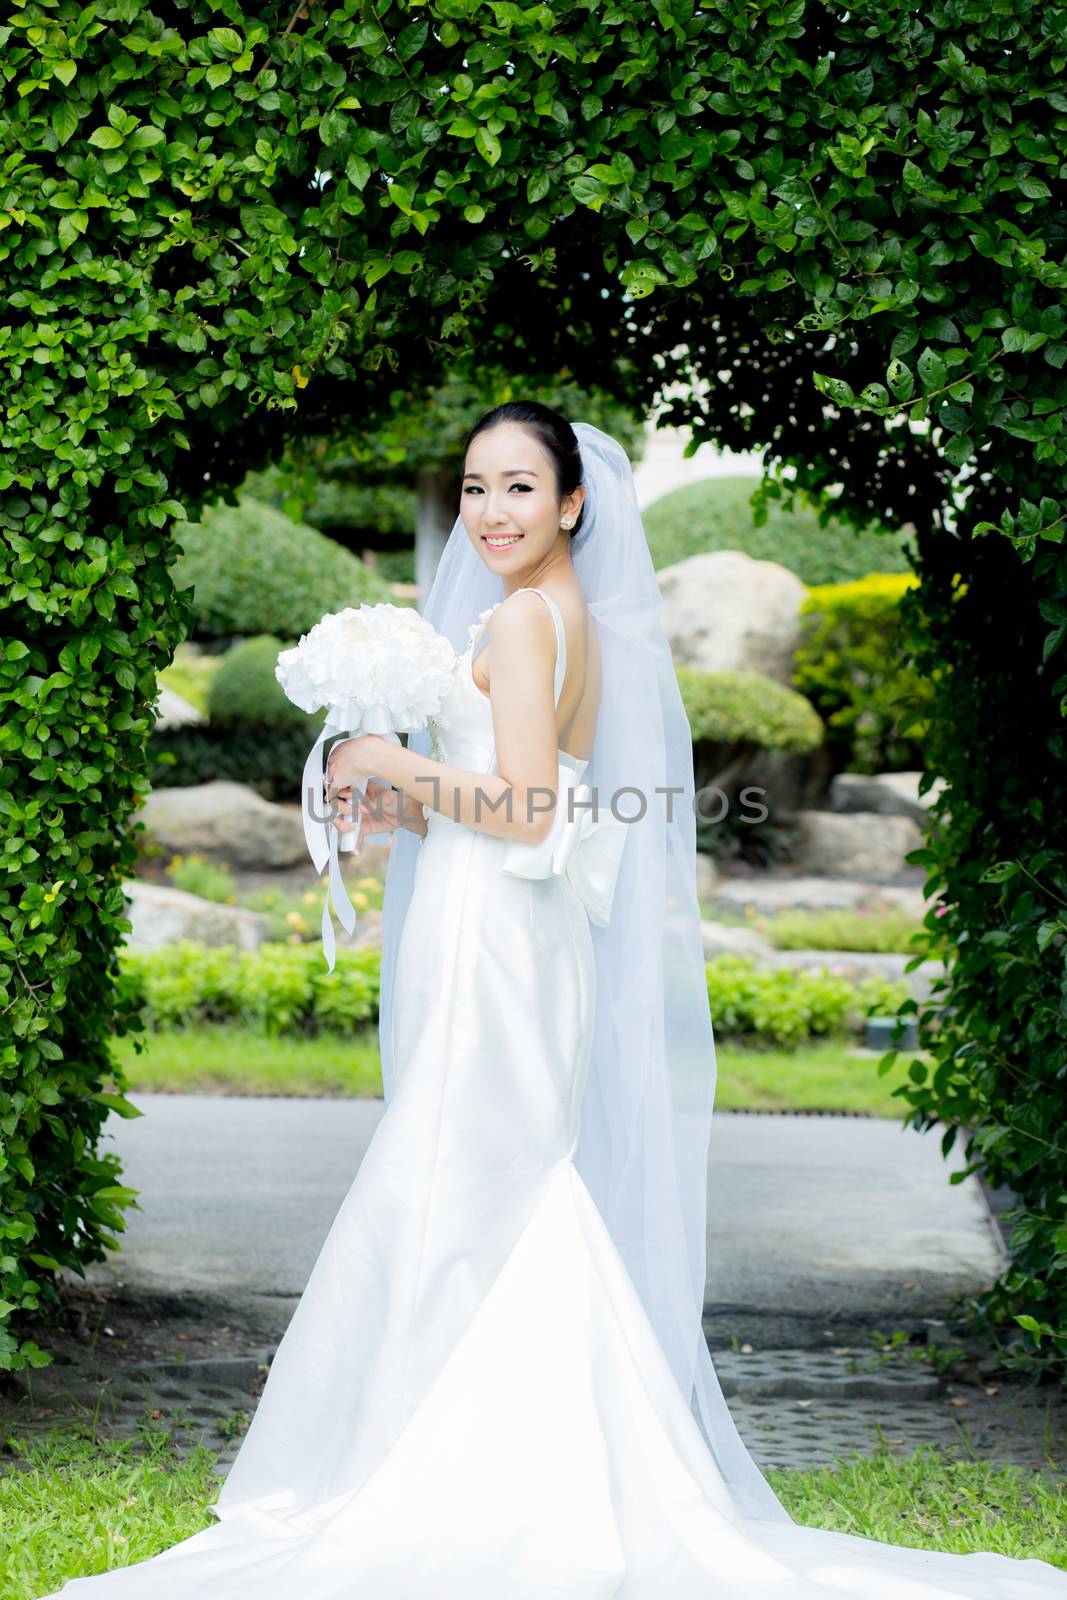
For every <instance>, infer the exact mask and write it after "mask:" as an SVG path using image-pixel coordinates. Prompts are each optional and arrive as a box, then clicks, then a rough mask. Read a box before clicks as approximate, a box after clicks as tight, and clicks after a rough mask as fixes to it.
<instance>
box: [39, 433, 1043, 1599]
mask: <svg viewBox="0 0 1067 1600" xmlns="http://www.w3.org/2000/svg"><path fill="white" fill-rule="evenodd" d="M460 504H461V509H460V515H459V517H458V519H457V522H456V525H455V527H454V528H453V530H452V534H451V537H450V539H449V542H448V545H447V547H446V550H445V552H444V555H443V557H442V560H441V563H440V566H439V569H438V573H437V577H436V579H435V582H434V584H433V587H432V589H431V592H430V595H429V597H428V601H427V604H426V607H425V614H426V615H427V616H428V617H429V619H430V621H431V622H433V623H434V624H435V626H436V627H437V628H438V629H439V630H440V631H441V632H443V633H445V634H446V635H448V637H449V638H451V639H452V641H453V643H454V644H456V645H457V646H458V645H459V644H460V643H461V642H462V641H463V639H464V637H465V636H466V641H467V649H466V650H465V651H464V653H463V654H462V655H461V656H460V657H459V658H458V660H457V663H456V667H455V680H454V683H453V684H452V687H451V690H450V693H449V696H448V698H447V700H446V702H445V705H444V708H443V713H442V719H441V721H442V724H443V726H442V728H441V729H440V730H439V733H440V736H441V740H442V744H441V746H440V747H438V754H439V755H441V756H442V758H441V759H438V758H437V755H434V756H431V755H429V754H427V753H426V746H427V743H428V741H427V739H426V737H425V736H422V735H419V736H412V737H411V738H410V739H409V742H408V745H407V747H406V748H401V747H398V746H397V745H395V744H392V743H390V742H387V741H386V742H383V741H381V740H378V739H376V738H372V737H370V738H359V739H350V740H345V741H343V742H342V743H341V744H339V745H337V746H336V747H335V748H334V750H333V751H332V752H331V756H330V759H329V763H328V788H329V792H330V795H331V797H336V796H337V795H338V794H340V795H343V796H344V797H345V799H344V803H343V806H342V811H343V813H344V815H343V819H342V822H341V826H342V827H345V828H349V827H351V828H358V830H359V832H360V835H361V836H362V835H364V834H367V833H375V832H382V831H383V830H384V831H391V832H393V842H392V847H391V852H390V862H389V870H388V875H387V881H386V899H385V913H384V923H383V940H384V943H383V970H382V994H381V1043H382V1061H383V1070H384V1074H385V1082H386V1091H387V1098H388V1104H387V1108H386V1112H385V1115H384V1117H383V1119H382V1121H381V1123H380V1124H379V1127H378V1130H377V1132H376V1134H375V1137H374V1139H373V1141H372V1143H371V1146H370V1148H369V1150H368V1152H367V1154H366V1156H365V1158H364V1161H363V1163H362V1166H361V1167H360V1169H359V1172H358V1174H357V1175H356V1178H355V1181H354V1183H353V1185H352V1188H351V1190H350V1192H349V1194H348V1196H347V1198H346V1200H345V1201H344V1203H343V1205H342V1207H341V1210H340V1212H339V1213H338V1216H337V1218H336V1220H335V1222H334V1224H333V1227H332V1229H331V1231H330V1234H329V1236H328V1238H327V1240H326V1243H325V1245H324V1246H323V1249H322V1253H321V1255H320V1256H319V1259H318V1261H317V1262H316V1265H315V1268H314V1270H313V1272H312V1275H311V1278H310V1281H309V1283H308V1285H307V1288H306V1290H305V1293H304V1295H303V1298H302V1299H301V1301H300V1304H299V1307H298V1308H297V1311H296V1314H295V1316H294V1318H293V1320H292V1323H291V1325H290V1327H289V1329H288V1330H287V1332H286V1335H285V1338H284V1339H283V1341H282V1343H281V1346H280V1348H279V1350H278V1352H277V1356H276V1358H275V1360H274V1363H273V1365H272V1367H271V1372H270V1376H269V1378H268V1381H267V1384H266V1386H265V1389H264V1392H263V1395H262V1398H261V1400H260V1404H259V1408H258V1410H257V1412H256V1414H255V1416H254V1418H253V1421H252V1424H251V1427H250V1428H249V1431H248V1433H247V1435H246V1437H245V1440H244V1442H243V1444H242V1447H241V1451H240V1453H239V1455H238V1457H237V1460H236V1462H235V1464H234V1466H233V1468H232V1469H231V1471H230V1474H229V1477H228V1478H227V1481H226V1484H225V1488H224V1490H223V1492H222V1494H221V1496H220V1498H219V1501H218V1503H217V1506H216V1507H215V1510H216V1512H217V1515H218V1517H219V1521H218V1522H217V1523H216V1524H214V1525H213V1526H212V1527H210V1528H208V1529H206V1530H205V1531H204V1532H202V1533H199V1534H197V1535H195V1536H194V1537H193V1538H191V1539H188V1540H186V1541H184V1542H183V1543H181V1544H179V1545H176V1546H175V1547H173V1548H172V1549H171V1550H169V1551H166V1552H164V1553H163V1554H162V1555H160V1556H157V1557H155V1558H154V1559H152V1560H151V1561H147V1562H144V1563H142V1564H141V1565H139V1566H135V1567H131V1568H126V1569H121V1570H117V1571H113V1572H111V1573H107V1574H103V1575H100V1576H98V1577H91V1578H86V1579H80V1580H76V1581H74V1582H73V1583H71V1584H69V1585H67V1587H66V1588H65V1589H64V1590H63V1591H62V1592H63V1594H64V1595H65V1596H66V1597H67V1600H74V1597H76V1600H82V1597H83V1596H84V1600H133V1597H137V1600H342V1597H343V1600H356V1597H363V1596H366V1597H367V1600H549V1597H559V1600H563V1597H566V1600H609V1597H611V1600H778V1597H780V1600H831V1597H840V1596H842V1595H846V1596H855V1597H857V1600H858V1597H863V1600H904V1597H908V1600H941V1597H943V1596H945V1595H964V1596H970V1597H971V1600H1067V1573H1063V1572H1060V1571H1058V1570H1057V1569H1056V1568H1054V1567H1052V1566H1050V1565H1049V1564H1047V1563H1044V1562H1040V1561H1034V1560H1029V1561H1019V1560H1011V1559H1008V1558H1007V1557H1004V1556H1000V1555H996V1554H993V1553H983V1554H978V1555H968V1556H956V1555H949V1554H947V1553H940V1552H933V1553H931V1552H924V1551H918V1550H912V1549H907V1548H903V1547H898V1546H893V1545H887V1544H881V1543H877V1542H875V1541H872V1540H866V1539H861V1538H857V1537H855V1536H852V1535H845V1534H838V1533H831V1532H827V1531H824V1530H820V1529H816V1528H809V1527H803V1526H800V1525H798V1524H796V1523H794V1522H793V1521H792V1520H791V1518H790V1517H789V1516H788V1515H787V1514H786V1512H785V1511H784V1509H783V1507H782V1506H781V1505H780V1503H779V1502H778V1500H777V1498H776V1497H775V1495H774V1494H773V1493H772V1491H771V1489H770V1487H769V1485H768V1484H767V1482H766V1480H765V1479H764V1478H763V1476H762V1474H761V1473H760V1472H759V1470H758V1468H757V1467H756V1465H755V1463H754V1461H753V1460H752V1458H751V1456H750V1455H749V1453H748V1451H747V1450H746V1449H745V1446H744V1444H743V1443H742V1441H741V1439H740V1437H739V1435H738V1433H737V1430H736V1428H735V1427H734V1424H733V1422H732V1420H731V1418H730V1414H729V1411H728V1409H727V1407H726V1405H725V1403H724V1401H723V1397H722V1393H721V1390H720V1388H719V1385H718V1382H717V1380H716V1377H715V1372H714V1368H713V1366H712V1363H711V1359H710V1356H709V1354H708V1350H707V1345H706V1343H705V1340H704V1337H703V1334H702V1331H701V1310H702V1305H703V1294H704V1265H705V1261H704V1233H705V1175H706V1158H707V1146H708V1133H709V1122H710V1116H711V1107H712V1100H713V1094H714V1083H715V1056H714V1046H713V1040H712V1031H711V1022H710V1018H709V1015H708V999H707V987H706V979H705V971H704V960H703V949H702V943H701V937H700V926H699V910H698V906H697V900H696V892H695V865H694V850H695V845H694V832H695V818H694V812H693V762H692V747H691V741H690V730H689V726H688V723H687V720H686V717H685V712H684V709H683V707H682V703H681V698H680V695H679V691H678V686H677V681H676V678H675V674H674V669H673V665H672V662H671V656H670V650H669V648H668V646H667V642H666V639H665V637H664V634H663V631H662V628H661V625H660V622H659V590H658V586H657V583H656V579H655V574H654V572H653V569H652V562H651V559H650V557H649V553H648V548H647V545H646V542H645V537H644V531H643V528H642V524H641V518H640V514H639V512H638V508H637V499H636V494H635V492H634V486H633V476H632V472H631V469H630V464H629V462H628V460H627V458H626V455H625V453H624V452H623V451H622V449H621V448H620V447H619V445H618V444H617V442H616V441H615V440H613V439H611V438H609V437H608V436H607V435H605V434H603V433H602V432H601V431H600V430H599V429H597V428H595V427H592V426H590V425H587V424H582V423H579V424H578V425H577V426H576V427H575V428H573V429H572V428H571V426H570V425H569V424H568V423H567V422H566V421H565V420H564V419H563V418H562V417H560V416H559V415H557V414H556V413H555V412H552V411H550V410H548V409H547V408H546V407H544V406H541V405H538V404H536V403H533V402H529V403H515V404H511V405H506V406H502V407H499V408H497V409H496V410H495V411H492V412H490V413H488V415H487V416H485V417H483V418H482V420H481V422H480V423H479V424H478V426H477V427H476V428H475V429H474V431H473V433H472V434H471V436H470V439H469V440H468V443H467V448H466V451H465V455H464V461H463V478H462V486H461V501H460ZM364 779H370V780H372V781H371V783H370V784H369V785H368V788H367V795H366V802H365V803H364V802H361V803H360V805H359V806H358V807H357V811H358V816H356V817H353V816H352V803H351V795H352V791H353V786H354V785H356V784H358V783H361V782H362V781H363V780H364ZM546 791H547V795H546Z"/></svg>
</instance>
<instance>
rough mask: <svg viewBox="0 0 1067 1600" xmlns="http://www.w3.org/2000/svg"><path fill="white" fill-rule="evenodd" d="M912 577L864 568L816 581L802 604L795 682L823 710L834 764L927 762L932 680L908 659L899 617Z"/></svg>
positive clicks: (904, 767)
mask: <svg viewBox="0 0 1067 1600" xmlns="http://www.w3.org/2000/svg"><path fill="white" fill-rule="evenodd" d="M916 581H917V580H916V579H915V578H914V577H912V576H911V575H910V574H895V573H892V574H891V573H869V574H868V575H867V576H866V577H865V578H860V579H857V581H856V582H854V583H831V584H823V585H820V586H818V587H816V588H814V589H812V590H811V592H810V593H809V594H808V596H807V597H806V599H805V600H804V603H803V605H802V607H801V625H802V630H803V631H802V638H801V644H800V647H799V649H798V650H797V655H796V668H795V671H794V673H793V683H794V685H795V687H796V688H797V689H799V690H800V691H801V692H802V693H803V694H805V695H807V696H808V698H809V699H810V700H811V702H812V704H813V705H814V706H815V708H816V710H817V711H818V712H819V714H820V716H821V717H822V718H823V721H824V722H825V724H826V743H827V746H828V747H829V749H830V750H831V751H832V752H833V754H834V757H835V762H836V765H837V767H838V769H839V770H840V769H842V768H844V769H846V770H847V771H850V772H906V771H912V770H913V769H915V768H916V767H918V768H921V767H923V765H924V764H925V763H924V756H923V746H924V743H925V739H926V732H927V718H926V717H924V715H923V713H924V712H926V711H927V710H928V708H929V707H930V705H931V703H932V691H931V685H930V683H929V682H928V681H927V680H926V679H925V678H923V677H921V676H920V674H919V673H918V672H917V671H916V670H915V668H914V667H913V666H911V665H910V663H909V658H908V652H907V648H906V644H905V640H904V635H903V631H902V627H901V617H900V603H901V600H902V599H903V597H904V594H905V593H906V592H907V591H908V590H909V589H911V588H913V587H914V585H915V583H916ZM905 723H906V726H907V731H906V732H905V731H903V728H902V724H905Z"/></svg>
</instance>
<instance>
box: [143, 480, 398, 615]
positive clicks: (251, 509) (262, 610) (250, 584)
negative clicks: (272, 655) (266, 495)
mask: <svg viewBox="0 0 1067 1600" xmlns="http://www.w3.org/2000/svg"><path fill="white" fill-rule="evenodd" d="M178 537H179V540H180V543H181V548H182V552H183V554H182V556H181V558H180V559H179V560H178V562H177V563H176V565H175V568H174V581H175V583H177V584H179V585H185V584H191V585H192V589H193V594H192V597H191V606H192V608H193V611H194V613H195V618H196V622H195V632H196V636H198V637H204V636H208V637H211V636H214V637H216V638H230V637H233V636H235V635H236V636H241V637H244V636H250V635H255V634H262V633H273V634H278V635H279V636H281V637H284V638H286V639H297V638H299V637H300V635H301V634H302V633H307V632H308V630H309V629H311V628H313V627H314V625H315V623H316V622H318V620H319V618H320V617H321V616H322V614H323V612H325V611H340V610H342V609H343V608H344V607H345V606H358V605H360V604H362V603H363V602H364V601H367V602H369V603H373V602H375V601H379V600H392V598H393V594H392V590H391V589H390V588H389V585H388V584H387V583H386V582H385V581H384V580H383V579H382V578H379V577H378V576H377V575H376V574H375V573H373V572H371V570H370V568H369V567H367V566H366V565H365V564H364V563H363V562H362V561H360V560H359V558H358V557H357V556H354V555H352V553H351V552H350V551H348V550H344V549H342V548H341V546H340V545H338V544H335V543H334V541H333V540H332V539H328V538H327V537H326V536H325V535H324V534H321V533H319V532H318V531H317V529H315V528H312V527H309V526H308V524H307V523H303V522H293V521H292V520H291V518H289V517H287V516H286V515H285V514H284V512H282V511H277V510H275V509H274V507H272V506H268V505H265V504H264V503H263V502H262V501H259V500H252V499H244V500H241V501H240V502H239V503H238V504H237V505H234V506H231V505H227V504H225V503H220V504H217V505H214V506H209V507H207V508H206V509H205V510H204V512H203V513H202V518H201V521H199V522H183V523H182V525H181V529H180V532H179V535H178Z"/></svg>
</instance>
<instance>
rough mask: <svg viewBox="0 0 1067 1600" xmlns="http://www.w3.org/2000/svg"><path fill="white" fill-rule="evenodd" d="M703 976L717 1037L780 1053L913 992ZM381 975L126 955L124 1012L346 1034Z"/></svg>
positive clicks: (315, 951) (187, 951) (305, 959)
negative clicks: (750, 1041) (757, 1042)
mask: <svg viewBox="0 0 1067 1600" xmlns="http://www.w3.org/2000/svg"><path fill="white" fill-rule="evenodd" d="M707 973H708V996H709V999H710V1001H711V1012H712V1018H713V1021H714V1025H715V1031H716V1033H717V1034H718V1035H719V1036H720V1037H722V1038H728V1037H733V1036H740V1037H749V1036H753V1037H756V1038H759V1039H762V1040H764V1041H766V1042H768V1043H772V1044H774V1045H777V1046H780V1047H785V1048H791V1047H793V1046H795V1045H799V1044H801V1043H803V1041H804V1040H806V1039H811V1038H819V1037H822V1036H824V1035H826V1034H831V1033H837V1034H844V1033H847V1032H848V1031H849V1029H855V1028H857V1027H859V1026H860V1025H861V1024H862V1020H863V1018H864V1016H865V1015H866V1014H867V1012H868V1010H870V1009H875V1010H877V1011H878V1012H879V1013H881V1014H884V1013H887V1012H888V1013H890V1014H894V1015H895V1014H896V1012H897V1011H898V1010H899V1008H900V1006H901V1004H902V1003H903V1001H904V1000H905V999H906V997H907V995H908V993H909V988H908V984H907V983H906V982H904V981H893V982H891V981H888V980H883V979H880V978H869V979H866V980H864V982H863V983H861V984H854V983H852V982H851V981H850V980H849V979H847V978H844V977H841V976H837V975H834V974H833V973H830V972H827V971H825V970H823V971H817V972H798V971H794V970H792V969H791V968H788V967H780V968H777V967H776V968H770V967H756V966H755V965H754V963H753V960H752V958H751V957H743V956H717V957H716V959H715V960H714V961H710V962H708V963H707ZM380 974H381V952H380V950H379V949H378V948H377V946H374V945H366V946H361V947H360V948H359V949H356V950H352V949H346V948H344V947H342V948H340V949H339V950H338V952H337V965H336V966H335V968H334V970H333V972H327V971H326V970H325V968H324V966H323V961H322V950H321V948H320V946H319V945H318V943H313V944H288V943H285V944H281V943H279V944H265V945H262V946H261V947H260V948H259V949H258V950H255V951H239V950H236V949H234V948H232V947H230V946H224V947H221V948H212V947H210V946H205V945H202V944H200V943H198V942H195V941H193V940H188V939H186V940H181V941H180V942H177V943H175V944H170V945H164V946H162V947H161V948H160V949H158V950H151V951H144V952H141V951H131V950H128V949H127V950H126V951H125V952H124V953H123V956H122V992H123V1000H124V1004H125V1006H126V1008H127V1009H129V1010H130V1011H131V1012H134V1013H137V1014H138V1015H139V1016H140V1019H141V1021H142V1022H143V1024H144V1027H145V1028H148V1029H160V1028H174V1027H190V1028H195V1027H196V1026H198V1025H199V1024H201V1023H217V1022H224V1023H235V1024H243V1025H245V1026H248V1027H253V1028H256V1029H259V1030H261V1031H262V1032H263V1033H265V1034H267V1035H269V1036H275V1035H278V1034H303V1035H308V1036H311V1035H314V1034H317V1033H320V1032H339V1033H344V1032H346V1031H347V1030H349V1029H350V1028H351V1027H353V1026H354V1025H355V1024H356V1023H362V1022H371V1021H373V1020H374V1019H375V1018H376V1017H377V1015H378V993H379V980H380ZM193 1048H195V1045H194V1046H193Z"/></svg>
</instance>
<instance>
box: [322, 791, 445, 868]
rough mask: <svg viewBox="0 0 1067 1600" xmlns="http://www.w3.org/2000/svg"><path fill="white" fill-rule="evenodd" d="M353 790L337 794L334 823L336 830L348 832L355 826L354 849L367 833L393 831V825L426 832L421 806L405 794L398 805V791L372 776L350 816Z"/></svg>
mask: <svg viewBox="0 0 1067 1600" xmlns="http://www.w3.org/2000/svg"><path fill="white" fill-rule="evenodd" d="M353 798H354V797H353V793H352V790H351V789H342V790H341V792H340V794H339V795H338V796H337V809H338V818H337V821H336V823H335V826H336V828H337V830H338V832H339V833H352V832H355V831H356V830H357V829H358V836H357V838H356V849H357V850H359V848H360V847H361V845H362V844H363V840H364V839H365V838H366V836H367V835H368V834H374V833H395V832H396V830H397V828H410V829H411V830H412V832H414V833H425V832H426V817H425V814H424V812H423V809H422V806H421V805H419V804H418V803H417V802H413V801H412V799H411V796H410V795H405V796H404V797H403V798H404V801H405V804H404V806H403V807H402V806H401V791H400V790H399V789H393V788H390V786H389V785H388V784H384V783H377V782H376V781H375V780H374V779H373V778H371V779H370V781H369V782H368V784H367V792H366V796H365V797H364V796H358V797H357V800H358V814H357V815H356V816H353V814H352V804H353Z"/></svg>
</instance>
